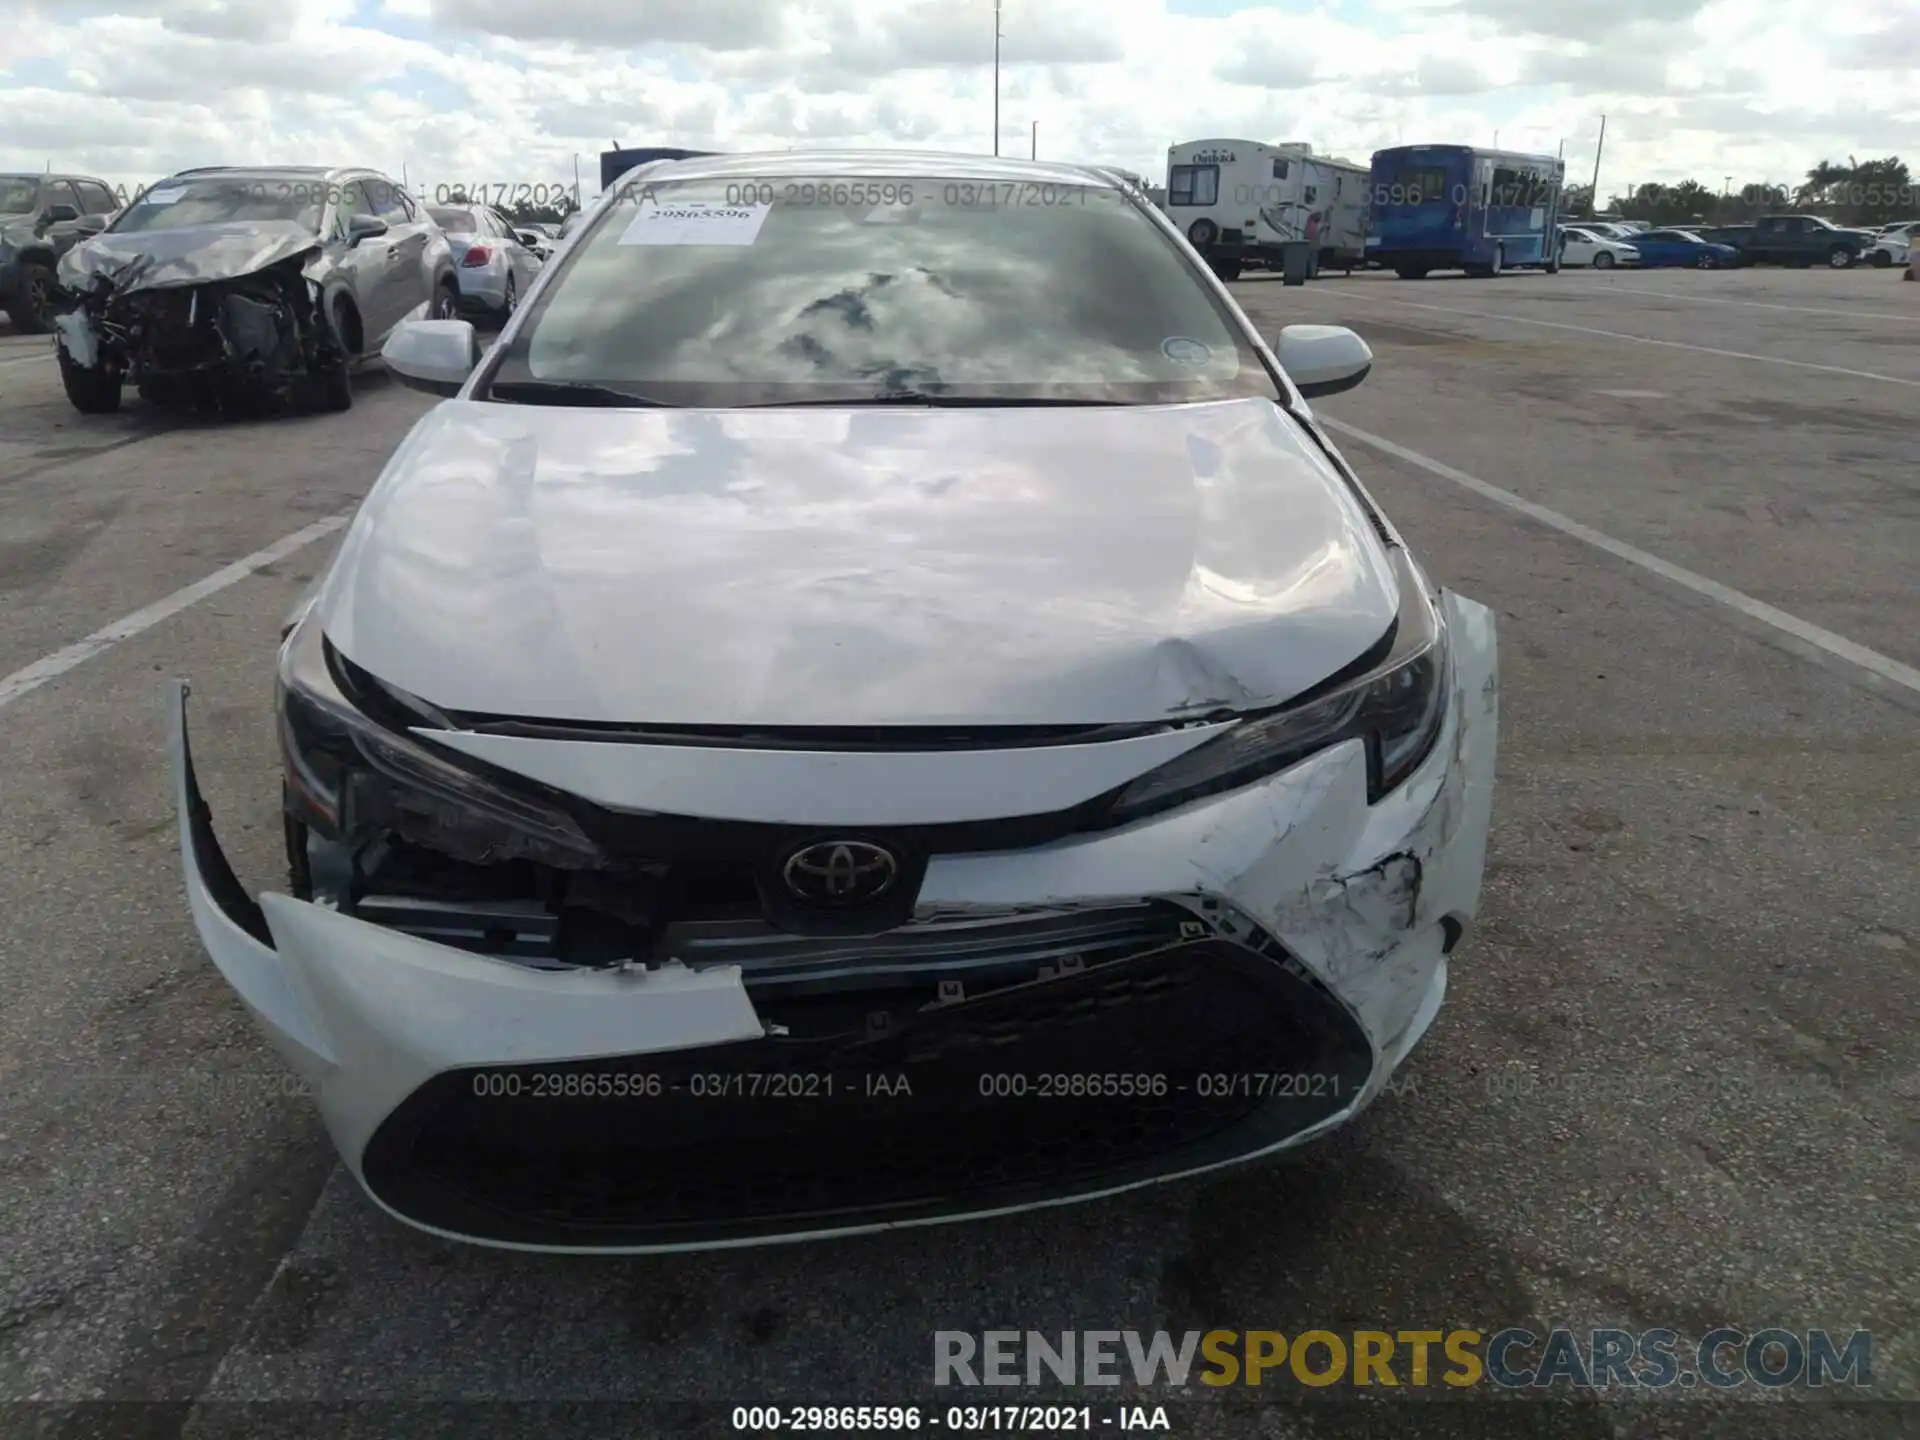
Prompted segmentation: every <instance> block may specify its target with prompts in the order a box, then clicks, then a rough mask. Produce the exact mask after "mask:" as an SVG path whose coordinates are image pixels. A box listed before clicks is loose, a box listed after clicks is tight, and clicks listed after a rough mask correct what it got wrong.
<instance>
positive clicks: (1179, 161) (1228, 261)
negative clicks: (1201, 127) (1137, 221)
mask: <svg viewBox="0 0 1920 1440" xmlns="http://www.w3.org/2000/svg"><path fill="white" fill-rule="evenodd" d="M1371 173H1372V172H1371V171H1370V169H1369V168H1368V167H1367V166H1366V165H1360V164H1356V163H1355V162H1353V161H1351V160H1341V159H1335V158H1334V157H1332V156H1330V155H1315V154H1314V153H1313V147H1312V146H1310V145H1305V144H1301V143H1298V142H1289V143H1285V144H1278V145H1264V144H1261V143H1260V142H1259V141H1257V140H1189V141H1187V142H1186V143H1184V144H1181V145H1174V146H1170V147H1169V148H1168V150H1167V204H1166V211H1167V214H1168V216H1169V217H1170V218H1171V219H1172V220H1173V223H1174V224H1176V225H1178V226H1179V227H1180V228H1181V230H1182V231H1184V232H1185V233H1186V236H1187V238H1188V239H1189V240H1191V241H1192V242H1193V246H1194V248H1195V249H1196V250H1198V251H1199V252H1200V253H1201V254H1202V255H1204V256H1206V257H1207V261H1208V263H1209V264H1211V265H1212V266H1213V268H1214V269H1215V270H1216V271H1218V272H1219V273H1220V274H1221V275H1223V276H1225V277H1226V278H1227V279H1232V278H1233V277H1234V276H1236V275H1238V274H1239V273H1240V271H1241V270H1242V269H1243V268H1244V267H1246V266H1250V265H1270V266H1273V267H1275V268H1278V267H1279V265H1280V263H1281V254H1282V252H1281V248H1280V247H1281V246H1283V245H1285V244H1286V243H1288V242H1289V241H1298V240H1304V241H1307V242H1308V243H1309V244H1310V245H1311V246H1312V247H1313V249H1312V251H1311V256H1312V267H1311V270H1310V272H1309V273H1316V272H1318V271H1319V270H1323V269H1332V268H1336V267H1338V268H1343V269H1348V270H1351V269H1353V268H1354V267H1356V266H1358V265H1360V264H1362V263H1363V262H1364V260H1365V257H1366V229H1367V186H1368V184H1369V183H1370V178H1371Z"/></svg>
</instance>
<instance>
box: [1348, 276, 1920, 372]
mask: <svg viewBox="0 0 1920 1440" xmlns="http://www.w3.org/2000/svg"><path fill="white" fill-rule="evenodd" d="M1328 293H1329V294H1333V295H1338V296H1340V297H1341V298H1344V299H1348V300H1373V301H1378V302H1380V303H1381V304H1386V305H1399V306H1401V307H1403V308H1404V309H1408V310H1434V311H1438V312H1439V313H1440V314H1442V315H1465V316H1467V317H1468V318H1470V319H1474V320H1500V321H1504V322H1505V323H1507V324H1509V325H1537V326H1539V327H1540V328H1541V329H1543V330H1570V331H1572V332H1573V333H1575V334H1577V335H1600V336H1604V337H1605V338H1606V339H1609V340H1625V341H1628V342H1630V343H1631V344H1634V345H1657V346H1659V347H1660V348H1661V349H1663V350H1686V351H1690V352H1691V353H1693V354H1695V355H1718V356H1719V357H1720V358H1721V359H1723V360H1750V361H1752V362H1753V363H1754V364H1756V365H1784V366H1786V367H1787V368H1788V369H1790V370H1818V371H1820V372H1821V373H1822V374H1825V375H1846V376H1848V377H1850V378H1852V379H1855V380H1877V381H1879V382H1880V383H1881V384H1882V385H1905V386H1908V387H1909V388H1911V389H1916V390H1920V380H1909V379H1907V378H1906V377H1905V376H1902V375H1882V374H1880V373H1879V372H1878V371H1875V370H1850V369H1848V368H1847V367H1846V366H1844V365H1818V364H1815V363H1814V362H1813V361H1811V360H1789V359H1787V358H1786V357H1785V356H1783V355H1749V354H1747V352H1746V351H1744V350H1722V349H1720V348H1719V347H1718V346H1715V345H1689V344H1688V343H1687V342H1686V341H1684V340H1655V339H1653V338H1652V337H1651V336H1647V335H1629V334H1627V333H1626V332H1625V331H1623V330H1601V329H1597V328H1596V327H1594V326H1592V325H1570V324H1568V323H1567V322H1566V321H1564V320H1534V319H1532V318H1530V317H1528V316H1525V315H1501V314H1497V313H1495V312H1494V311H1491V310H1461V309H1458V308H1457V307H1455V306H1452V305H1426V304H1422V303H1421V302H1420V301H1417V300H1396V299H1395V298H1394V297H1393V296H1391V295H1368V294H1362V293H1361V291H1360V290H1359V288H1358V287H1355V288H1353V289H1348V288H1345V287H1335V288H1332V289H1330V290H1329V291H1328Z"/></svg>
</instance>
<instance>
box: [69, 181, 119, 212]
mask: <svg viewBox="0 0 1920 1440" xmlns="http://www.w3.org/2000/svg"><path fill="white" fill-rule="evenodd" d="M73 185H74V189H76V190H78V191H79V192H80V213H81V214H82V215H109V214H111V213H112V212H113V211H115V210H118V209H119V208H120V202H119V201H118V200H115V199H114V198H113V192H112V191H111V190H109V189H107V187H106V186H104V185H102V184H101V183H100V182H99V181H98V180H76V181H74V182H73Z"/></svg>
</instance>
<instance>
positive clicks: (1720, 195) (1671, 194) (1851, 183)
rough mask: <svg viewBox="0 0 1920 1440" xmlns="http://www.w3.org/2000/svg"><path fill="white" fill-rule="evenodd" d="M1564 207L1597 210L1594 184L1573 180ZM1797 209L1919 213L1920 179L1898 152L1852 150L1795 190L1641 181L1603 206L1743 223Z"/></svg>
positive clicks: (1871, 216)
mask: <svg viewBox="0 0 1920 1440" xmlns="http://www.w3.org/2000/svg"><path fill="white" fill-rule="evenodd" d="M1560 211H1561V214H1563V215H1567V216H1577V215H1591V214H1593V213H1595V212H1594V210H1593V187H1592V186H1591V185H1569V186H1568V187H1567V188H1566V189H1565V190H1564V191H1563V192H1562V196H1561V202H1560ZM1793 211H1799V212H1804V213H1806V214H1809V215H1824V216H1825V217H1826V218H1827V219H1829V220H1832V221H1834V222H1835V223H1836V224H1840V225H1886V224H1890V223H1892V222H1893V221H1895V220H1914V219H1920V186H1916V185H1915V184H1914V181H1913V177H1912V175H1910V174H1909V173H1908V171H1907V165H1906V162H1905V161H1903V160H1902V159H1901V158H1900V157H1899V156H1898V155H1889V156H1887V157H1886V158H1885V159H1881V160H1856V159H1854V158H1853V157H1852V156H1851V155H1849V156H1848V157H1847V160H1846V163H1845V164H1840V163H1838V162H1836V161H1832V160H1822V161H1821V162H1820V163H1819V164H1818V165H1816V166H1814V167H1813V168H1812V169H1811V170H1809V171H1807V174H1806V178H1805V179H1804V180H1803V181H1802V182H1801V183H1800V184H1799V185H1797V186H1795V187H1794V188H1793V189H1791V190H1789V189H1788V188H1787V187H1786V186H1785V185H1743V186H1741V187H1739V188H1738V189H1734V188H1732V187H1731V186H1730V185H1725V184H1723V185H1722V187H1721V188H1720V189H1718V190H1715V189H1714V188H1713V187H1712V186H1710V185H1703V184H1701V183H1700V182H1699V181H1698V180H1682V181H1681V182H1680V183H1679V184H1678V185H1636V186H1634V188H1633V190H1632V192H1631V193H1630V194H1626V195H1620V194H1615V195H1612V196H1611V197H1610V198H1609V199H1608V201H1607V203H1606V207H1605V208H1604V209H1603V210H1602V211H1601V212H1600V213H1602V214H1605V215H1617V216H1619V218H1621V219H1622V220H1645V221H1648V222H1649V223H1651V224H1654V225H1685V224H1701V225H1738V224H1742V223H1745V222H1747V221H1751V220H1757V219H1759V218H1760V217H1761V216H1762V215H1778V214H1782V213H1785V212H1793Z"/></svg>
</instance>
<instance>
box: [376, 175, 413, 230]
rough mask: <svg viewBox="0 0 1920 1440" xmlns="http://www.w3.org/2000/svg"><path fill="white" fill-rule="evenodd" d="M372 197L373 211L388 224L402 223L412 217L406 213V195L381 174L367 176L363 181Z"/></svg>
mask: <svg viewBox="0 0 1920 1440" xmlns="http://www.w3.org/2000/svg"><path fill="white" fill-rule="evenodd" d="M364 183H365V185H366V188H367V191H368V193H369V194H370V195H371V196H372V198H373V213H374V214H376V215H378V216H379V217H380V218H381V219H382V220H384V221H386V222H387V223H388V224H389V225H404V224H405V223H406V222H407V221H408V220H409V219H411V218H412V217H411V216H410V215H409V214H408V213H407V197H406V196H405V195H403V194H402V193H401V192H400V187H399V186H398V185H396V184H394V183H393V182H392V181H391V180H389V179H387V178H386V177H385V176H384V175H382V176H378V177H375V176H369V177H368V178H367V179H366V181H365V182H364Z"/></svg>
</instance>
